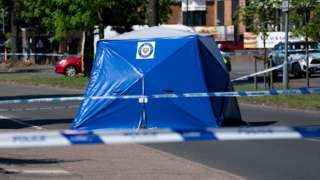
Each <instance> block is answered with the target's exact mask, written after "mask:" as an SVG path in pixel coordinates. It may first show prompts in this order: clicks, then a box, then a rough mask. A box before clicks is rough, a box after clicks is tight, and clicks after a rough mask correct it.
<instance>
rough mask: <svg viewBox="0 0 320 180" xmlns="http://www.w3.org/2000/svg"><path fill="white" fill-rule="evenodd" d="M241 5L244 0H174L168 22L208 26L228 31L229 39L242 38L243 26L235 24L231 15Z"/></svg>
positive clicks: (221, 31) (220, 30)
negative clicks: (230, 36) (230, 34)
mask: <svg viewBox="0 0 320 180" xmlns="http://www.w3.org/2000/svg"><path fill="white" fill-rule="evenodd" d="M242 6H245V0H174V1H173V2H172V5H171V10H172V15H171V16H170V19H169V21H168V24H184V25H187V26H192V27H199V26H200V27H208V28H209V27H210V28H212V29H215V30H214V31H219V32H218V33H223V31H230V33H232V36H233V38H231V39H233V40H236V41H237V40H241V39H242V38H241V37H242V35H243V33H244V32H245V27H244V25H243V24H239V25H237V24H236V23H235V19H234V18H233V17H235V16H236V10H237V9H238V8H239V7H242ZM209 31H210V30H209ZM228 40H230V39H228Z"/></svg>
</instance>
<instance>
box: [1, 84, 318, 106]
mask: <svg viewBox="0 0 320 180" xmlns="http://www.w3.org/2000/svg"><path fill="white" fill-rule="evenodd" d="M319 93H320V87H319V88H300V89H287V90H263V91H238V92H237V91H230V92H207V93H182V94H173V93H171V94H153V95H119V96H115V95H106V96H85V97H83V96H74V97H70V96H69V97H53V98H31V99H11V100H0V104H20V103H39V102H64V101H81V100H84V99H91V100H104V99H139V100H141V99H149V98H150V99H167V98H203V97H246V96H277V95H297V94H319Z"/></svg>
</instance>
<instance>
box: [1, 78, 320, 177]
mask: <svg viewBox="0 0 320 180" xmlns="http://www.w3.org/2000/svg"><path fill="white" fill-rule="evenodd" d="M79 93H81V91H66V90H64V89H54V88H46V87H29V86H16V85H9V84H1V86H0V96H2V97H3V96H33V97H37V96H39V95H48V94H50V95H62V94H79ZM78 104H79V102H68V103H41V104H31V105H28V106H26V105H10V106H5V105H1V106H0V111H1V109H2V112H1V115H2V118H1V124H0V129H1V131H8V130H10V131H12V130H21V129H24V130H27V129H29V130H37V129H66V128H69V127H70V123H71V122H72V120H73V117H74V116H75V113H76V111H77V109H76V108H77V105H78ZM240 107H241V112H242V117H243V119H244V120H246V121H248V122H250V124H251V125H253V126H275V125H290V126H319V125H320V113H319V112H305V111H299V110H289V109H280V108H268V107H262V106H252V105H241V106H240ZM39 108H42V109H41V110H39ZM4 109H15V110H11V111H4ZM17 109H18V110H17ZM3 117H6V118H3ZM148 147H152V148H155V149H158V150H161V151H164V152H168V153H171V154H174V155H176V156H178V157H182V158H185V159H188V160H191V161H194V162H198V163H201V164H204V165H207V166H210V167H213V168H215V169H220V170H223V171H227V172H230V173H232V174H235V175H238V176H241V177H245V178H247V179H254V180H273V179H277V180H293V179H299V180H314V179H319V176H320V173H319V172H320V166H319V162H320V141H319V140H266V141H229V142H191V143H166V144H152V145H148ZM54 151H55V150H52V151H51V150H50V149H49V150H48V151H47V152H46V153H45V154H47V155H48V156H49V155H50V154H51V153H53V152H54ZM42 153H44V152H42ZM65 158H66V159H67V157H65ZM0 163H1V161H0ZM100 163H101V162H100ZM25 166H28V164H27V165H25ZM66 168H68V167H66ZM97 173H99V172H97ZM75 178H76V177H75Z"/></svg>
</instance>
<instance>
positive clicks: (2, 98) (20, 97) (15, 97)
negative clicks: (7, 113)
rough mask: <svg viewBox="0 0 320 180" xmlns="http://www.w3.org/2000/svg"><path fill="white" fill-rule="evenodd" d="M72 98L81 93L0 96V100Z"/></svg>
mask: <svg viewBox="0 0 320 180" xmlns="http://www.w3.org/2000/svg"><path fill="white" fill-rule="evenodd" d="M62 96H63V97H74V96H82V93H76V94H43V95H23V96H1V97H0V100H12V99H31V98H54V97H62Z"/></svg>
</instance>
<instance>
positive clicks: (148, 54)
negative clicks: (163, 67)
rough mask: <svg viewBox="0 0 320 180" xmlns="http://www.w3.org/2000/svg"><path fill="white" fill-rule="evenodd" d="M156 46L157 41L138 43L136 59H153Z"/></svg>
mask: <svg viewBox="0 0 320 180" xmlns="http://www.w3.org/2000/svg"><path fill="white" fill-rule="evenodd" d="M155 44H156V43H155V41H151V42H138V44H137V54H136V59H153V58H154V50H155Z"/></svg>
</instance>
